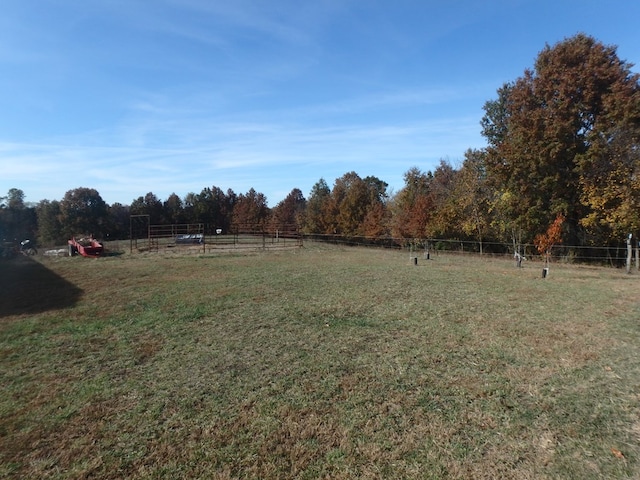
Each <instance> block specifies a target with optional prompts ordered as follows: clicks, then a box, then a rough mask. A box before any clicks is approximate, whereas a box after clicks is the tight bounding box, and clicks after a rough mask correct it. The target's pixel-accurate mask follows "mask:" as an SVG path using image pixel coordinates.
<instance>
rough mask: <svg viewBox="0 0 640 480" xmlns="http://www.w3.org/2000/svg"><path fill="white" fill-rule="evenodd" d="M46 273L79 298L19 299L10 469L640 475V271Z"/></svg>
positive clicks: (211, 474) (324, 262)
mask: <svg viewBox="0 0 640 480" xmlns="http://www.w3.org/2000/svg"><path fill="white" fill-rule="evenodd" d="M24 261H31V260H27V259H16V260H15V261H13V262H9V263H6V264H3V265H2V267H3V269H4V274H5V276H7V275H8V276H9V277H11V275H13V276H17V275H19V272H21V271H27V270H29V269H25V268H21V267H24V265H22V264H18V263H16V262H24ZM41 265H42V266H43V267H46V268H44V269H39V271H43V270H46V275H48V277H47V278H50V279H53V280H51V281H52V282H55V281H56V280H55V279H58V280H59V283H61V284H62V285H64V287H65V288H64V289H60V288H59V289H58V290H57V291H65V292H69V291H71V292H72V293H73V298H72V299H71V300H70V301H66V302H54V301H53V300H49V301H48V302H47V303H46V304H45V307H47V308H44V307H43V308H39V309H36V310H29V308H28V307H27V306H25V303H24V297H23V296H20V299H21V300H20V302H19V303H17V304H16V305H10V304H11V302H12V301H13V300H12V298H9V297H7V296H6V295H5V296H3V297H2V298H1V300H2V302H4V303H5V305H8V306H7V307H6V308H4V309H3V310H2V312H4V313H3V314H2V315H0V332H1V337H0V340H1V348H0V358H1V364H0V365H1V369H0V374H1V379H2V385H3V395H2V396H1V397H0V416H1V417H0V418H1V419H0V476H4V477H7V478H12V477H13V478H60V479H63V478H97V479H100V478H513V479H525V478H583V479H588V478H637V477H638V476H640V464H639V455H640V446H639V445H640V413H639V411H638V401H639V400H640V357H639V355H638V353H639V348H640V347H639V345H640V328H639V320H640V289H638V286H639V282H640V276H638V275H625V274H624V273H623V272H622V271H620V270H612V269H598V268H584V267H583V268H581V267H569V266H552V268H551V272H550V276H549V277H548V278H546V279H542V278H541V270H542V268H541V266H538V265H535V264H526V266H525V268H522V269H516V268H514V266H513V262H508V261H504V260H496V259H481V258H472V257H465V256H444V255H443V256H437V257H436V258H433V257H432V260H429V261H426V260H423V259H420V261H419V264H418V265H417V266H414V265H412V263H411V262H410V261H409V258H408V256H407V255H406V253H399V252H395V251H383V250H367V249H358V248H354V249H347V248H337V247H336V248H334V247H326V246H314V245H311V246H307V247H305V248H302V249H298V250H291V251H282V252H272V253H268V254H253V255H219V256H215V255H202V256H194V255H190V256H180V255H171V256H163V255H156V256H135V255H134V256H130V255H122V256H118V257H105V258H101V259H97V260H88V259H81V258H58V259H43V260H42V263H41ZM22 284H23V285H26V284H28V282H22ZM34 285H37V288H36V290H35V291H32V292H31V293H30V294H31V295H33V296H34V298H39V297H38V296H40V297H42V296H46V295H49V296H50V293H49V294H47V292H46V291H45V289H46V285H45V284H43V282H34ZM40 289H41V290H42V291H40ZM78 291H80V292H81V293H78ZM47 298H48V297H47Z"/></svg>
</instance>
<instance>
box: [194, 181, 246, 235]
mask: <svg viewBox="0 0 640 480" xmlns="http://www.w3.org/2000/svg"><path fill="white" fill-rule="evenodd" d="M229 192H230V193H229V195H231V196H230V197H229V196H228V195H226V194H225V193H224V192H223V191H222V190H221V189H220V188H218V187H216V186H213V187H212V188H209V187H206V188H203V189H202V191H201V192H200V193H199V194H198V195H195V196H194V197H193V198H192V199H191V202H192V215H191V222H192V223H204V224H206V225H208V226H209V227H210V228H221V229H223V230H224V231H227V230H229V228H230V225H231V215H232V213H233V212H232V209H233V202H234V201H235V194H234V193H233V191H232V190H229Z"/></svg>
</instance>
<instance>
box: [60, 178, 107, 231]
mask: <svg viewBox="0 0 640 480" xmlns="http://www.w3.org/2000/svg"><path fill="white" fill-rule="evenodd" d="M107 218H108V212H107V204H106V203H105V202H104V200H103V199H102V197H101V196H100V194H99V193H98V191H97V190H95V189H93V188H84V187H82V188H76V189H74V190H69V191H68V192H67V193H65V195H64V198H63V199H62V200H61V201H60V223H61V228H62V233H63V234H64V235H65V236H67V237H71V236H73V235H89V234H92V235H94V236H96V237H102V235H103V233H104V230H105V227H106V226H107Z"/></svg>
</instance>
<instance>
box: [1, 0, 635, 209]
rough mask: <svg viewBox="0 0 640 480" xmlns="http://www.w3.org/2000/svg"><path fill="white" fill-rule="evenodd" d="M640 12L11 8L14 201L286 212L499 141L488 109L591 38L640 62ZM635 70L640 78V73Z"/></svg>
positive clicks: (491, 3)
mask: <svg viewBox="0 0 640 480" xmlns="http://www.w3.org/2000/svg"><path fill="white" fill-rule="evenodd" d="M638 18H640V2H635V1H631V0H624V1H621V0H606V1H605V0H603V1H595V0H581V1H574V0H530V1H525V0H485V1H480V0H459V1H456V0H451V1H446V0H441V1H432V0H422V1H418V0H395V1H392V0H388V1H381V0H335V1H334V0H314V1H304V0H302V1H301V0H296V1H293V0H291V1H290V0H268V1H262V0H228V1H227V0H88V1H84V2H78V1H77V0H5V1H4V2H3V9H2V15H1V16H0V111H1V112H2V115H0V196H3V195H5V194H6V192H7V191H8V190H9V189H10V188H20V189H22V190H23V191H24V193H25V196H26V198H25V200H26V201H28V202H38V201H40V200H42V199H48V200H60V199H62V198H63V196H64V194H65V192H67V191H68V190H71V189H74V188H78V187H89V188H95V189H96V190H97V191H98V192H99V193H100V195H101V196H102V198H103V199H104V200H105V201H106V202H107V203H109V204H112V203H115V202H119V203H122V204H130V203H131V202H132V201H133V200H134V199H135V198H137V197H139V196H144V195H145V194H146V193H147V192H153V193H154V194H156V196H157V197H158V198H160V199H161V200H165V199H166V198H167V197H168V196H169V195H170V194H171V193H176V194H178V195H179V196H180V197H183V198H184V196H185V195H186V194H187V193H189V192H195V193H199V192H200V191H201V190H202V189H203V188H205V187H211V186H216V187H219V188H221V189H222V190H224V191H226V190H227V189H232V190H233V191H234V192H235V193H246V192H247V191H248V190H249V189H250V188H252V187H253V188H255V190H257V191H258V192H261V193H264V194H265V195H266V196H267V199H268V202H269V205H270V206H275V204H277V203H278V202H279V201H281V200H283V199H284V198H285V197H286V195H287V194H288V193H289V192H290V191H291V190H292V189H293V188H299V189H300V190H302V192H303V194H304V195H305V196H308V195H309V192H310V190H311V188H312V186H313V185H314V184H315V183H316V182H317V181H318V180H319V179H320V178H324V179H325V180H326V181H327V183H328V184H329V186H332V185H333V182H334V180H335V179H336V178H338V177H340V176H342V175H344V174H345V173H347V172H350V171H355V172H356V173H358V174H359V175H360V176H361V177H366V176H368V175H373V176H376V177H378V178H380V179H381V180H384V181H385V182H387V183H388V184H389V188H390V190H392V191H398V190H399V189H400V188H402V186H403V174H404V173H405V172H406V171H407V170H408V169H409V168H411V167H414V166H415V167H418V168H420V169H422V170H423V171H427V170H433V169H434V168H435V167H436V166H437V165H438V163H439V161H440V159H443V158H444V159H447V160H449V161H450V162H451V163H452V164H454V165H457V164H459V162H460V161H461V160H462V158H463V154H464V152H465V150H467V149H468V148H481V147H483V146H484V145H485V142H484V139H483V138H482V137H481V135H480V126H479V122H480V119H481V117H482V115H483V110H482V106H483V105H484V103H485V102H486V101H487V100H491V99H494V98H495V97H496V90H497V89H498V88H499V87H500V86H501V85H502V84H503V83H504V82H507V81H513V80H515V79H516V78H517V77H519V76H521V75H522V74H523V72H524V70H525V68H530V67H532V66H533V63H534V60H535V58H536V56H537V54H538V52H539V51H540V50H542V49H543V48H544V46H545V44H550V45H553V44H555V43H556V42H558V41H561V40H563V39H564V38H567V37H570V36H573V35H575V34H576V33H578V32H584V33H586V34H589V35H592V36H593V37H595V38H596V39H598V40H600V41H602V42H603V43H605V44H607V45H617V46H618V55H619V56H620V57H621V58H622V59H624V60H626V61H628V62H631V63H634V64H636V65H640V28H638ZM633 71H640V70H639V69H638V67H634V68H633Z"/></svg>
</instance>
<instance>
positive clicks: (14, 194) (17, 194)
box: [6, 188, 25, 210]
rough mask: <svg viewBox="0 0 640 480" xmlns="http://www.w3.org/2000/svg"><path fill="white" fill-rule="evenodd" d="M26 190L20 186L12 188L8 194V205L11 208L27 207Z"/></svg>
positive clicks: (20, 208)
mask: <svg viewBox="0 0 640 480" xmlns="http://www.w3.org/2000/svg"><path fill="white" fill-rule="evenodd" d="M24 196H25V195H24V192H23V191H22V190H20V189H19V188H10V189H9V192H8V193H7V196H6V206H7V208H9V209H15V210H22V209H23V208H25V204H24Z"/></svg>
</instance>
